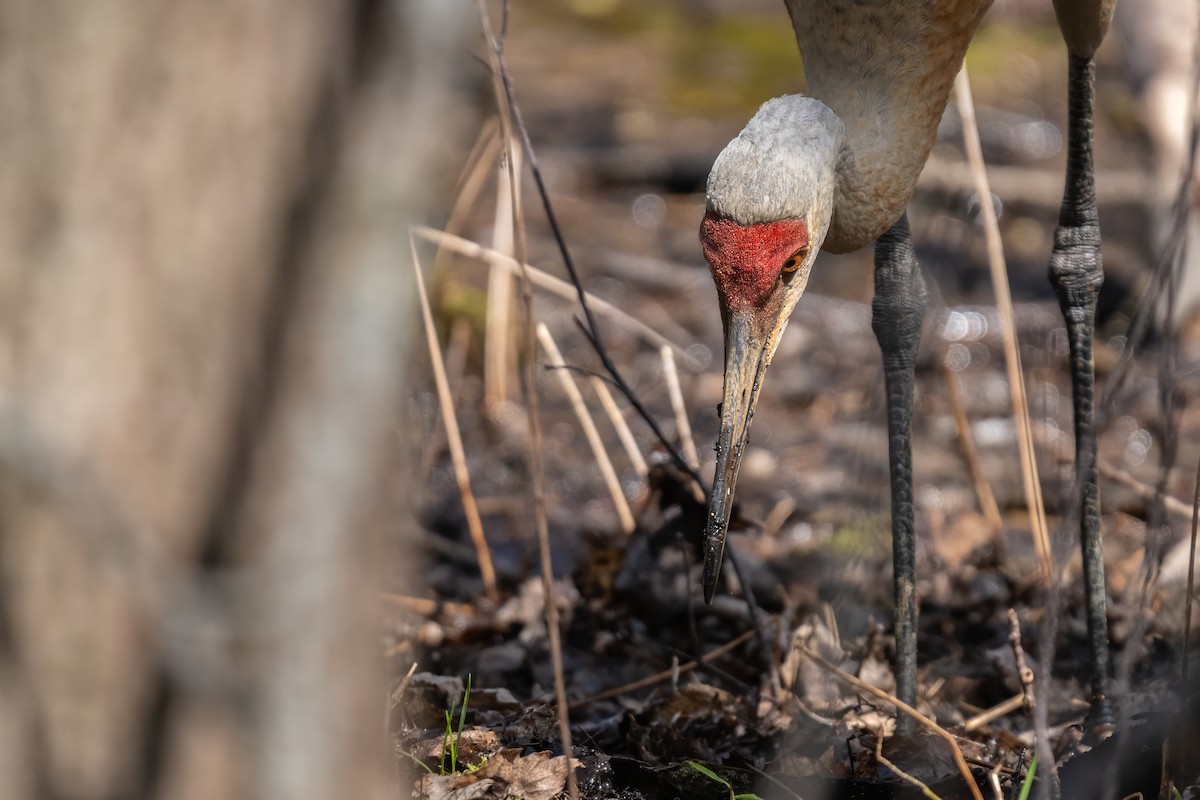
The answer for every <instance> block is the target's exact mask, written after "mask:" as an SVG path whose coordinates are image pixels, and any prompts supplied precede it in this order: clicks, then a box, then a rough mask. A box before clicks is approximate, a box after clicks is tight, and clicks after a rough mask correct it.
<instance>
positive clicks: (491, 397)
mask: <svg viewBox="0 0 1200 800" xmlns="http://www.w3.org/2000/svg"><path fill="white" fill-rule="evenodd" d="M505 152H506V160H507V158H511V159H512V160H513V163H512V170H511V171H512V174H513V175H514V176H515V180H511V181H510V180H509V170H508V169H507V164H504V165H502V167H501V169H500V177H499V179H498V180H497V181H496V220H495V224H494V225H493V226H492V247H493V248H494V249H495V250H496V251H497V252H500V253H503V254H504V255H506V256H511V255H512V254H513V213H514V211H513V209H514V206H515V205H519V204H520V202H521V177H520V176H521V151H520V150H518V149H517V148H515V147H513V146H511V144H510V146H508V147H507V148H505ZM487 298H488V299H487V318H486V319H487V323H486V324H487V334H486V336H485V337H484V340H483V386H484V392H483V402H484V406H483V407H484V409H485V411H487V413H488V414H489V415H490V414H491V410H492V409H493V408H494V407H495V406H496V404H498V403H501V402H503V401H505V400H507V399H508V396H509V392H508V373H509V368H510V366H511V357H510V353H511V352H512V351H511V348H510V347H509V333H510V330H511V327H512V304H513V274H512V272H510V271H509V270H507V269H504V268H503V267H497V266H495V265H492V267H491V269H490V270H489V271H488V294H487Z"/></svg>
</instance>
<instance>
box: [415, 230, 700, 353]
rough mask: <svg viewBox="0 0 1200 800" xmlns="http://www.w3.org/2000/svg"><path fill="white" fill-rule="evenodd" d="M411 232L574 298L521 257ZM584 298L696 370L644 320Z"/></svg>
mask: <svg viewBox="0 0 1200 800" xmlns="http://www.w3.org/2000/svg"><path fill="white" fill-rule="evenodd" d="M412 232H413V233H414V234H416V235H417V236H419V237H421V238H422V239H425V240H426V241H429V242H433V243H434V244H436V245H438V246H439V247H444V248H446V249H447V250H451V251H454V252H456V253H458V254H459V255H462V256H466V257H467V258H473V259H476V260H478V261H483V262H484V263H486V264H491V265H494V266H499V267H502V268H504V269H507V270H508V271H509V272H512V273H514V274H518V275H520V274H522V272H524V273H525V274H527V275H528V277H529V281H530V282H531V283H532V284H533V285H535V286H537V287H538V288H539V289H545V290H546V291H548V292H550V293H551V294H554V295H557V296H559V297H563V298H567V299H569V300H574V299H575V298H576V297H577V296H578V295H577V293H576V289H575V287H574V286H573V285H571V284H570V283H568V282H567V281H564V280H562V279H561V278H556V277H554V276H553V275H550V274H548V273H546V272H543V271H542V270H540V269H538V268H537V267H532V266H530V265H529V264H526V263H524V261H523V260H519V259H515V258H511V257H509V256H506V255H504V254H503V253H499V252H497V251H495V250H493V249H492V248H490V247H484V246H483V245H480V244H478V243H476V242H472V241H470V240H469V239H464V238H462V237H461V236H455V235H454V234H452V233H446V232H445V231H439V230H436V229H434V228H427V227H425V226H423V225H416V226H413V228H412ZM587 299H588V303H590V304H591V306H592V310H594V311H595V312H596V313H597V314H598V315H602V316H604V317H606V318H607V319H609V320H610V321H612V322H615V323H617V324H618V325H620V326H621V327H623V328H625V329H626V330H628V331H630V332H631V333H633V334H634V335H635V336H637V337H639V338H641V339H643V340H644V341H646V342H649V343H650V344H652V345H654V346H655V347H661V346H663V345H668V346H669V347H670V348H671V350H672V351H674V353H675V354H676V355H677V356H678V357H679V358H680V359H682V361H683V363H684V364H685V365H686V366H687V368H688V369H693V370H699V369H701V368H702V367H701V364H700V362H699V361H697V360H696V358H695V356H692V355H690V354H689V353H688V352H687V351H686V350H685V349H683V348H682V347H680V346H679V345H678V344H676V343H674V342H672V341H671V340H670V339H668V338H667V337H665V336H663V335H662V334H661V333H659V332H658V331H656V330H654V329H653V328H651V327H650V326H649V325H647V324H646V323H644V322H642V321H641V320H639V319H636V318H635V317H632V316H630V315H629V314H626V313H625V312H624V311H622V310H621V309H619V308H617V307H616V306H614V305H613V304H612V303H609V302H608V301H606V300H602V299H601V298H599V297H596V296H595V295H594V294H591V293H587Z"/></svg>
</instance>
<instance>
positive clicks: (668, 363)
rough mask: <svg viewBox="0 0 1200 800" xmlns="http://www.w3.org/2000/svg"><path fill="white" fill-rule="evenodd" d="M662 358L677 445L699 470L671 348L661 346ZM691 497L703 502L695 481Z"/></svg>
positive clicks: (690, 462)
mask: <svg viewBox="0 0 1200 800" xmlns="http://www.w3.org/2000/svg"><path fill="white" fill-rule="evenodd" d="M659 356H661V357H662V365H663V376H664V377H665V378H666V379H667V394H668V395H669V396H670V398H671V408H672V410H674V412H675V425H676V427H678V429H679V443H680V444H681V445H682V446H683V455H684V458H686V459H687V462H688V464H689V465H690V466H691V468H692V469H694V470H699V469H700V454H699V453H698V452H696V437H694V436H693V435H692V424H691V422H690V421H688V413H687V405H686V404H685V403H684V402H683V389H682V388H681V387H680V385H679V370H677V369H676V368H675V356H674V354H673V353H672V352H671V348H670V347H668V346H666V345H663V346H662V348H660V349H659ZM692 496H693V497H695V498H696V502H698V503H703V502H704V489H703V488H702V487H700V486H699V485H698V484H697V483H696V482H695V481H693V482H692Z"/></svg>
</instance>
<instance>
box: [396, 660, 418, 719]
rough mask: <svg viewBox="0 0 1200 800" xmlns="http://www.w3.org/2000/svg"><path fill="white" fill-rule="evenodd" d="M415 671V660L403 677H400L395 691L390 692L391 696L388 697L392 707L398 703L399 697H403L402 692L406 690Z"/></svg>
mask: <svg viewBox="0 0 1200 800" xmlns="http://www.w3.org/2000/svg"><path fill="white" fill-rule="evenodd" d="M416 671H417V662H415V661H414V662H413V663H412V666H411V667H409V668H408V672H407V673H405V675H404V678H403V679H401V681H400V685H399V686H397V687H396V691H394V692H392V696H391V697H390V698H389V699H390V700H391V703H392V708H395V707H396V706H397V705H398V704H399V703H400V698H402V697H404V693H405V692H407V691H408V684H409V683H411V682H412V677H413V675H414V674H415V673H416Z"/></svg>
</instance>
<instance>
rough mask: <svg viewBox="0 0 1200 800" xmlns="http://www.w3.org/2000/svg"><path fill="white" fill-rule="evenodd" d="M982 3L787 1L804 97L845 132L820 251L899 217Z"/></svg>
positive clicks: (853, 241)
mask: <svg viewBox="0 0 1200 800" xmlns="http://www.w3.org/2000/svg"><path fill="white" fill-rule="evenodd" d="M991 2H992V0H886V2H871V1H870V0H856V1H855V2H845V1H844V0H788V2H787V5H788V11H789V13H790V15H791V19H792V27H793V29H794V30H795V32H796V39H797V41H798V43H799V44H800V51H801V55H802V56H803V59H804V69H805V77H806V78H807V81H808V90H809V94H810V96H811V97H813V98H815V99H817V100H820V101H821V102H822V103H824V104H825V105H826V106H828V107H829V108H830V109H831V110H832V111H833V113H834V114H836V115H837V117H838V118H839V119H840V120H841V122H842V124H843V126H844V127H845V138H846V147H845V152H844V153H843V155H842V157H841V158H839V161H838V165H837V169H836V186H835V191H834V200H833V214H832V218H831V220H830V225H829V231H828V233H827V235H826V237H825V244H824V249H826V250H829V251H831V252H835V253H842V252H848V251H851V250H857V249H858V248H860V247H863V246H865V245H867V244H870V243H871V242H873V241H874V240H875V239H877V238H878V237H879V236H880V235H882V234H883V233H884V231H886V230H887V229H888V228H890V227H891V226H892V224H893V223H894V222H895V221H896V220H897V219H899V217H900V215H901V214H902V213H903V212H904V209H905V207H906V206H907V205H908V201H909V200H910V199H911V198H912V193H913V190H914V188H915V187H916V183H917V178H918V177H919V176H920V174H921V170H922V168H923V167H924V166H925V162H926V160H927V159H928V158H929V152H930V150H931V149H932V148H933V144H934V141H935V139H936V136H937V126H938V122H939V121H940V120H941V117H942V112H943V111H944V110H945V108H946V102H947V100H948V99H949V96H950V89H951V88H952V86H953V83H954V77H955V75H956V74H957V73H958V70H959V68H960V67H961V66H962V60H963V55H964V54H965V53H966V49H967V45H968V44H969V43H970V41H971V38H972V37H973V36H974V34H975V29H976V27H977V26H978V24H979V20H980V19H981V18H982V17H983V14H984V12H985V11H986V10H987V9H988V7H989V6H990V5H991Z"/></svg>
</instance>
